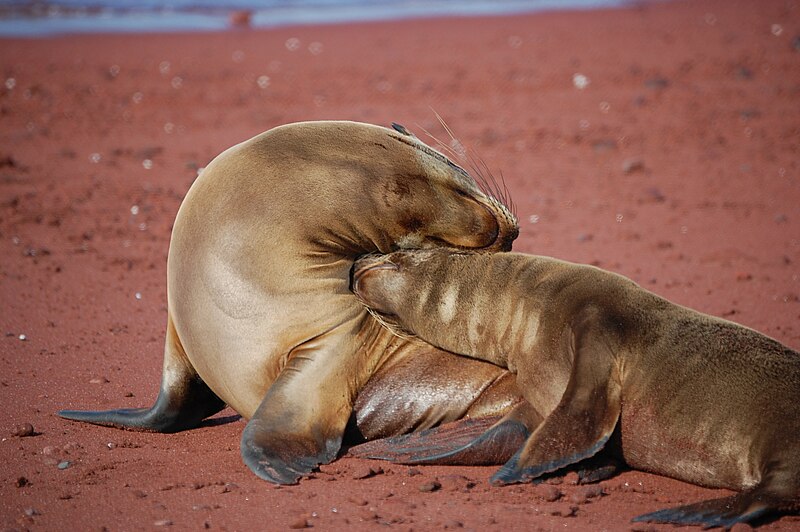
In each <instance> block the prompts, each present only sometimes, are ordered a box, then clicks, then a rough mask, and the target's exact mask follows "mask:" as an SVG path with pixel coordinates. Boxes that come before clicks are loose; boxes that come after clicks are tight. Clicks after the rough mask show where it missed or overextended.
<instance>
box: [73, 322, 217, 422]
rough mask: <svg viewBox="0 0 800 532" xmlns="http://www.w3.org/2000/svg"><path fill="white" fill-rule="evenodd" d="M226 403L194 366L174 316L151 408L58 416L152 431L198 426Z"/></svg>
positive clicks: (169, 325)
mask: <svg viewBox="0 0 800 532" xmlns="http://www.w3.org/2000/svg"><path fill="white" fill-rule="evenodd" d="M223 408H225V403H224V402H223V401H222V400H221V399H220V398H219V397H217V396H216V395H215V394H214V392H212V391H211V389H210V388H209V387H208V386H207V385H206V383H204V382H203V380H202V379H201V378H200V376H199V375H197V372H196V371H195V370H194V368H192V366H191V364H190V363H189V360H188V359H187V358H186V353H185V352H184V350H183V347H182V346H181V343H180V340H179V339H178V335H177V332H176V331H175V327H174V326H173V324H172V319H171V318H169V319H168V320H167V338H166V342H165V346H164V370H163V376H162V383H161V391H160V392H159V394H158V399H156V402H155V404H154V405H153V406H152V407H150V408H123V409H119V410H98V411H92V410H86V411H83V410H62V411H60V412H59V413H58V415H59V416H61V417H63V418H66V419H71V420H74V421H84V422H87V423H93V424H95V425H105V426H110V427H117V428H124V429H132V430H141V431H149V432H178V431H181V430H186V429H190V428H193V427H196V426H197V425H198V424H200V422H201V421H202V420H203V419H205V418H207V417H208V416H211V415H214V414H216V413H217V412H219V411H220V410H222V409H223Z"/></svg>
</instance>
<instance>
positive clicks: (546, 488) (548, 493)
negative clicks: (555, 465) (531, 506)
mask: <svg viewBox="0 0 800 532" xmlns="http://www.w3.org/2000/svg"><path fill="white" fill-rule="evenodd" d="M534 494H535V495H536V496H537V497H541V498H542V499H543V500H545V501H547V502H555V501H557V500H558V499H560V498H561V496H562V495H563V493H561V490H560V489H558V488H557V487H555V486H553V485H551V484H539V485H538V486H536V488H535V491H534Z"/></svg>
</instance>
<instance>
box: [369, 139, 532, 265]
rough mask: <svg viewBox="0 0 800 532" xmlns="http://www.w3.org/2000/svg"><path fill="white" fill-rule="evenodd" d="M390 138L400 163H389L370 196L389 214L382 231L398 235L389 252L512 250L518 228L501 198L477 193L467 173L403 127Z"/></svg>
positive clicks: (487, 193)
mask: <svg viewBox="0 0 800 532" xmlns="http://www.w3.org/2000/svg"><path fill="white" fill-rule="evenodd" d="M389 137H390V139H391V140H392V141H393V144H394V145H395V146H394V147H399V145H403V144H404V145H405V146H402V147H400V149H396V150H394V152H395V153H397V154H398V155H400V154H402V156H403V157H404V158H405V161H404V162H402V163H399V164H397V163H396V164H393V165H392V168H393V170H394V171H393V172H390V173H388V175H387V176H385V177H384V178H383V179H381V180H380V181H379V182H378V184H377V186H376V187H374V188H373V190H372V194H373V195H376V196H377V197H375V198H374V201H376V203H379V204H382V206H383V207H385V208H386V212H388V213H390V215H389V216H388V217H387V218H385V219H384V220H383V223H386V224H389V225H390V226H392V227H387V232H388V233H389V234H395V235H400V236H399V238H397V240H396V241H395V242H394V245H393V246H392V247H393V249H419V248H433V247H450V248H457V249H482V250H486V251H509V250H510V249H511V243H512V242H513V241H514V239H515V238H516V237H517V236H518V235H519V225H518V223H517V219H516V217H515V216H514V214H513V213H512V212H511V210H510V209H509V207H507V206H506V204H505V203H504V201H505V200H504V199H503V198H502V197H498V196H502V195H501V194H492V193H491V192H484V191H483V190H481V188H480V187H479V186H478V184H477V183H476V181H475V179H474V178H473V177H472V176H471V175H470V174H469V173H468V172H467V171H466V170H464V169H463V168H462V167H461V166H459V165H458V164H456V163H454V162H453V161H452V160H451V159H449V158H448V157H446V156H445V155H443V154H442V153H440V152H439V151H437V150H435V149H433V148H431V147H430V146H428V145H427V144H425V143H423V142H421V141H420V140H418V139H417V138H416V137H414V136H413V135H411V134H410V133H408V131H407V130H406V129H405V128H403V127H402V126H396V125H395V130H394V131H391V130H390V132H389ZM484 188H487V189H490V188H491V187H488V186H487V187H484ZM381 251H383V250H381Z"/></svg>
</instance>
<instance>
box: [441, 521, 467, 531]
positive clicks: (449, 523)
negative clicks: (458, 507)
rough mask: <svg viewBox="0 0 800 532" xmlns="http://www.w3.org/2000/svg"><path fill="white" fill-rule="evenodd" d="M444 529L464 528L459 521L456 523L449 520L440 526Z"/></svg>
mask: <svg viewBox="0 0 800 532" xmlns="http://www.w3.org/2000/svg"><path fill="white" fill-rule="evenodd" d="M442 526H443V527H444V528H450V529H452V528H464V523H462V522H461V521H456V520H455V519H450V520H449V521H445V522H444V524H443V525H442Z"/></svg>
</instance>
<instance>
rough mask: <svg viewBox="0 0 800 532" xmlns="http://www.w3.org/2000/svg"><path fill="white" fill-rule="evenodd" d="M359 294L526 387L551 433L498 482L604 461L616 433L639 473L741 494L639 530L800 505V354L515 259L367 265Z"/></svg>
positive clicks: (565, 271) (624, 288) (573, 269)
mask: <svg viewBox="0 0 800 532" xmlns="http://www.w3.org/2000/svg"><path fill="white" fill-rule="evenodd" d="M353 289H354V291H355V293H356V294H357V295H358V296H359V298H361V299H362V300H363V301H364V302H365V303H366V304H367V305H369V306H370V307H371V308H372V309H373V310H374V311H377V312H379V313H381V314H382V315H384V316H386V319H388V320H389V321H393V322H395V323H397V324H399V326H401V327H402V328H404V329H406V330H408V331H410V332H413V333H414V334H417V335H418V336H419V337H420V338H422V339H424V340H426V341H428V342H431V343H432V344H433V345H436V346H437V347H440V348H442V349H445V350H448V351H452V352H455V353H458V354H461V355H466V356H472V357H478V358H480V359H482V360H486V361H489V362H493V363H495V364H499V365H501V366H503V367H507V368H509V369H511V370H512V371H513V372H514V373H515V374H516V377H517V383H518V385H519V386H520V388H521V389H522V390H523V395H524V396H525V398H526V399H527V400H528V401H529V402H530V404H531V405H533V407H534V408H536V409H538V410H539V411H540V412H541V413H542V414H543V415H544V416H545V420H544V422H543V423H542V424H541V425H540V426H539V427H538V428H537V429H536V431H535V432H534V433H533V434H532V435H531V436H530V438H529V439H528V441H527V443H526V444H525V445H524V447H523V448H521V449H520V451H519V452H518V453H517V455H516V456H515V457H514V458H513V459H512V460H511V461H510V462H509V463H508V464H506V466H504V467H503V469H501V470H500V471H499V472H498V474H496V475H495V477H494V480H495V482H497V483H508V482H519V481H523V480H527V479H531V478H536V477H539V476H541V475H544V474H549V473H552V472H554V471H557V470H558V469H561V468H563V467H565V466H568V465H570V464H573V463H576V462H579V461H580V460H583V459H586V458H590V457H591V456H593V455H595V454H597V453H598V452H599V451H601V450H602V449H603V448H604V447H605V446H606V444H607V443H608V442H609V441H614V440H612V436H613V435H615V434H617V435H618V440H617V441H616V443H617V446H618V449H615V450H616V451H617V452H618V453H620V454H621V456H622V458H623V459H624V460H625V462H626V463H627V464H629V465H630V466H632V467H635V468H638V469H643V470H646V471H651V472H654V473H658V474H663V475H667V476H671V477H674V478H678V479H681V480H685V481H688V482H693V483H696V484H700V485H704V486H711V487H725V488H730V489H734V490H739V491H741V493H740V494H739V495H736V496H734V497H731V498H725V499H719V500H715V501H705V502H702V503H698V504H697V505H689V506H685V507H681V508H676V509H668V510H663V511H661V512H655V513H653V514H649V515H647V516H642V517H641V518H640V519H641V520H648V521H659V522H674V523H683V524H703V525H707V526H726V527H730V526H732V525H733V524H734V523H736V522H739V521H751V520H754V519H757V518H758V517H760V516H761V515H764V514H765V513H768V512H771V511H784V510H797V509H798V507H800V438H798V436H799V435H800V354H799V353H797V352H796V351H793V350H791V349H789V348H787V347H785V346H783V345H781V344H780V343H778V342H776V341H775V340H772V339H770V338H767V337H766V336H764V335H762V334H760V333H758V332H756V331H754V330H752V329H748V328H746V327H743V326H741V325H737V324H735V323H732V322H729V321H726V320H722V319H719V318H715V317H712V316H708V315H705V314H701V313H699V312H696V311H693V310H691V309H688V308H685V307H681V306H678V305H675V304H673V303H670V302H669V301H666V300H665V299H663V298H661V297H658V296H657V295H655V294H653V293H651V292H648V291H646V290H644V289H643V288H641V287H639V286H638V285H636V284H635V283H633V282H632V281H630V280H629V279H626V278H624V277H622V276H619V275H616V274H613V273H610V272H607V271H603V270H600V269H598V268H594V267H591V266H583V265H577V264H571V263H567V262H563V261H559V260H556V259H551V258H547V257H538V256H528V255H521V254H515V253H501V254H495V255H490V254H480V253H458V252H447V251H443V250H433V251H419V252H413V251H410V252H397V253H393V254H390V255H388V256H385V257H372V258H366V259H364V260H362V261H359V262H357V263H356V266H355V270H354V283H353ZM615 439H616V437H615Z"/></svg>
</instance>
